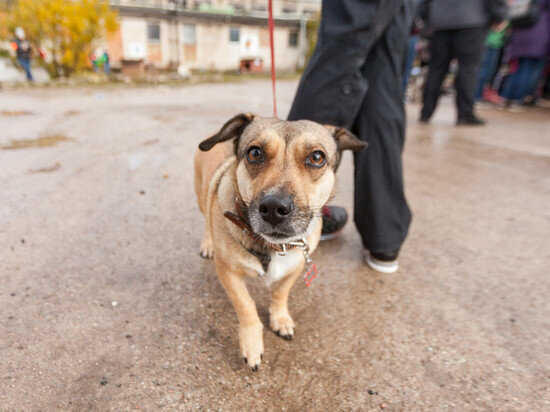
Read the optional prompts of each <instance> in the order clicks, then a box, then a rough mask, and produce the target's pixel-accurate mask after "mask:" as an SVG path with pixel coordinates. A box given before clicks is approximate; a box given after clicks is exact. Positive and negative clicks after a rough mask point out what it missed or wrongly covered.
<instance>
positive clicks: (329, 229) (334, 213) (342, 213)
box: [321, 206, 348, 240]
mask: <svg viewBox="0 0 550 412" xmlns="http://www.w3.org/2000/svg"><path fill="white" fill-rule="evenodd" d="M321 213H322V215H323V230H322V231H321V240H327V239H332V238H335V237H336V236H338V234H339V233H340V231H341V230H342V229H343V228H344V226H345V225H346V222H347V221H348V212H346V209H344V208H343V207H339V206H324V207H323V209H322V210H321Z"/></svg>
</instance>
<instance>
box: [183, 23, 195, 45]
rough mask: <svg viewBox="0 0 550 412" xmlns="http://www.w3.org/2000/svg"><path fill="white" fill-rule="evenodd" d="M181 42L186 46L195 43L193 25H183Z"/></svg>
mask: <svg viewBox="0 0 550 412" xmlns="http://www.w3.org/2000/svg"><path fill="white" fill-rule="evenodd" d="M183 44H185V45H186V46H194V45H195V44H197V37H196V32H195V26H194V25H189V24H184V25H183Z"/></svg>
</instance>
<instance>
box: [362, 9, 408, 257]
mask: <svg viewBox="0 0 550 412" xmlns="http://www.w3.org/2000/svg"><path fill="white" fill-rule="evenodd" d="M403 26H404V25H403V22H402V21H401V16H398V17H396V19H395V21H394V22H393V23H392V25H391V26H390V27H389V28H388V29H387V31H386V32H385V34H384V36H383V37H382V38H380V39H379V41H378V42H377V43H376V44H375V45H374V47H373V49H372V51H371V53H370V54H369V57H368V58H367V61H366V63H365V65H364V66H363V68H362V73H363V75H364V76H365V78H366V79H367V82H368V83H369V84H370V88H369V91H368V92H367V94H366V96H365V100H364V101H363V104H362V105H361V108H360V109H359V114H358V116H357V118H356V120H355V123H354V126H353V128H352V131H353V132H354V133H355V134H356V135H357V136H358V137H359V138H360V139H361V140H364V141H366V142H368V144H369V146H368V148H367V149H366V150H363V151H360V152H356V153H354V160H355V202H354V203H355V208H354V219H355V224H356V226H357V229H358V230H359V233H360V234H361V238H362V241H363V244H364V246H365V248H366V249H368V250H370V252H372V253H383V252H391V251H394V252H397V251H399V249H400V247H401V245H402V243H403V241H404V240H405V237H406V236H407V232H408V228H409V223H410V220H411V212H410V210H409V207H408V205H407V201H406V199H405V195H404V191H403V172H402V165H401V152H402V150H403V144H404V139H405V109H404V103H403V99H402V94H401V82H400V80H401V79H402V75H403V72H402V68H403V65H402V64H401V62H402V61H403V60H402V59H403V57H404V55H405V52H406V43H407V42H406V39H407V34H408V33H407V28H406V27H403Z"/></svg>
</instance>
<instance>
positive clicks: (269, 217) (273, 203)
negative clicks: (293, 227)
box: [258, 194, 294, 226]
mask: <svg viewBox="0 0 550 412" xmlns="http://www.w3.org/2000/svg"><path fill="white" fill-rule="evenodd" d="M293 207H294V203H293V202H292V199H291V198H290V196H288V195H284V194H281V195H267V196H264V198H263V199H262V201H261V202H260V206H259V208H258V209H259V211H260V215H261V216H262V219H263V220H265V221H266V222H269V223H271V224H272V225H273V226H276V225H278V224H279V223H281V222H282V221H283V220H285V219H286V217H287V216H288V215H289V214H290V212H292V208H293Z"/></svg>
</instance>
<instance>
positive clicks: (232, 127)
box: [199, 113, 256, 152]
mask: <svg viewBox="0 0 550 412" xmlns="http://www.w3.org/2000/svg"><path fill="white" fill-rule="evenodd" d="M255 117H256V115H253V114H250V113H241V114H238V115H237V116H235V117H234V118H232V119H231V120H229V121H228V122H227V123H225V124H224V125H223V126H222V128H221V129H220V131H219V132H218V133H216V134H215V135H213V136H211V137H209V138H208V139H206V140H205V141H203V142H201V144H199V149H200V150H202V151H203V152H207V151H209V150H210V149H212V148H213V147H214V146H216V145H217V144H218V143H221V142H225V141H227V140H231V139H234V138H236V137H239V136H240V135H241V133H242V132H243V130H244V129H245V127H246V126H248V125H249V124H250V122H252V120H254V118H255Z"/></svg>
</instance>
